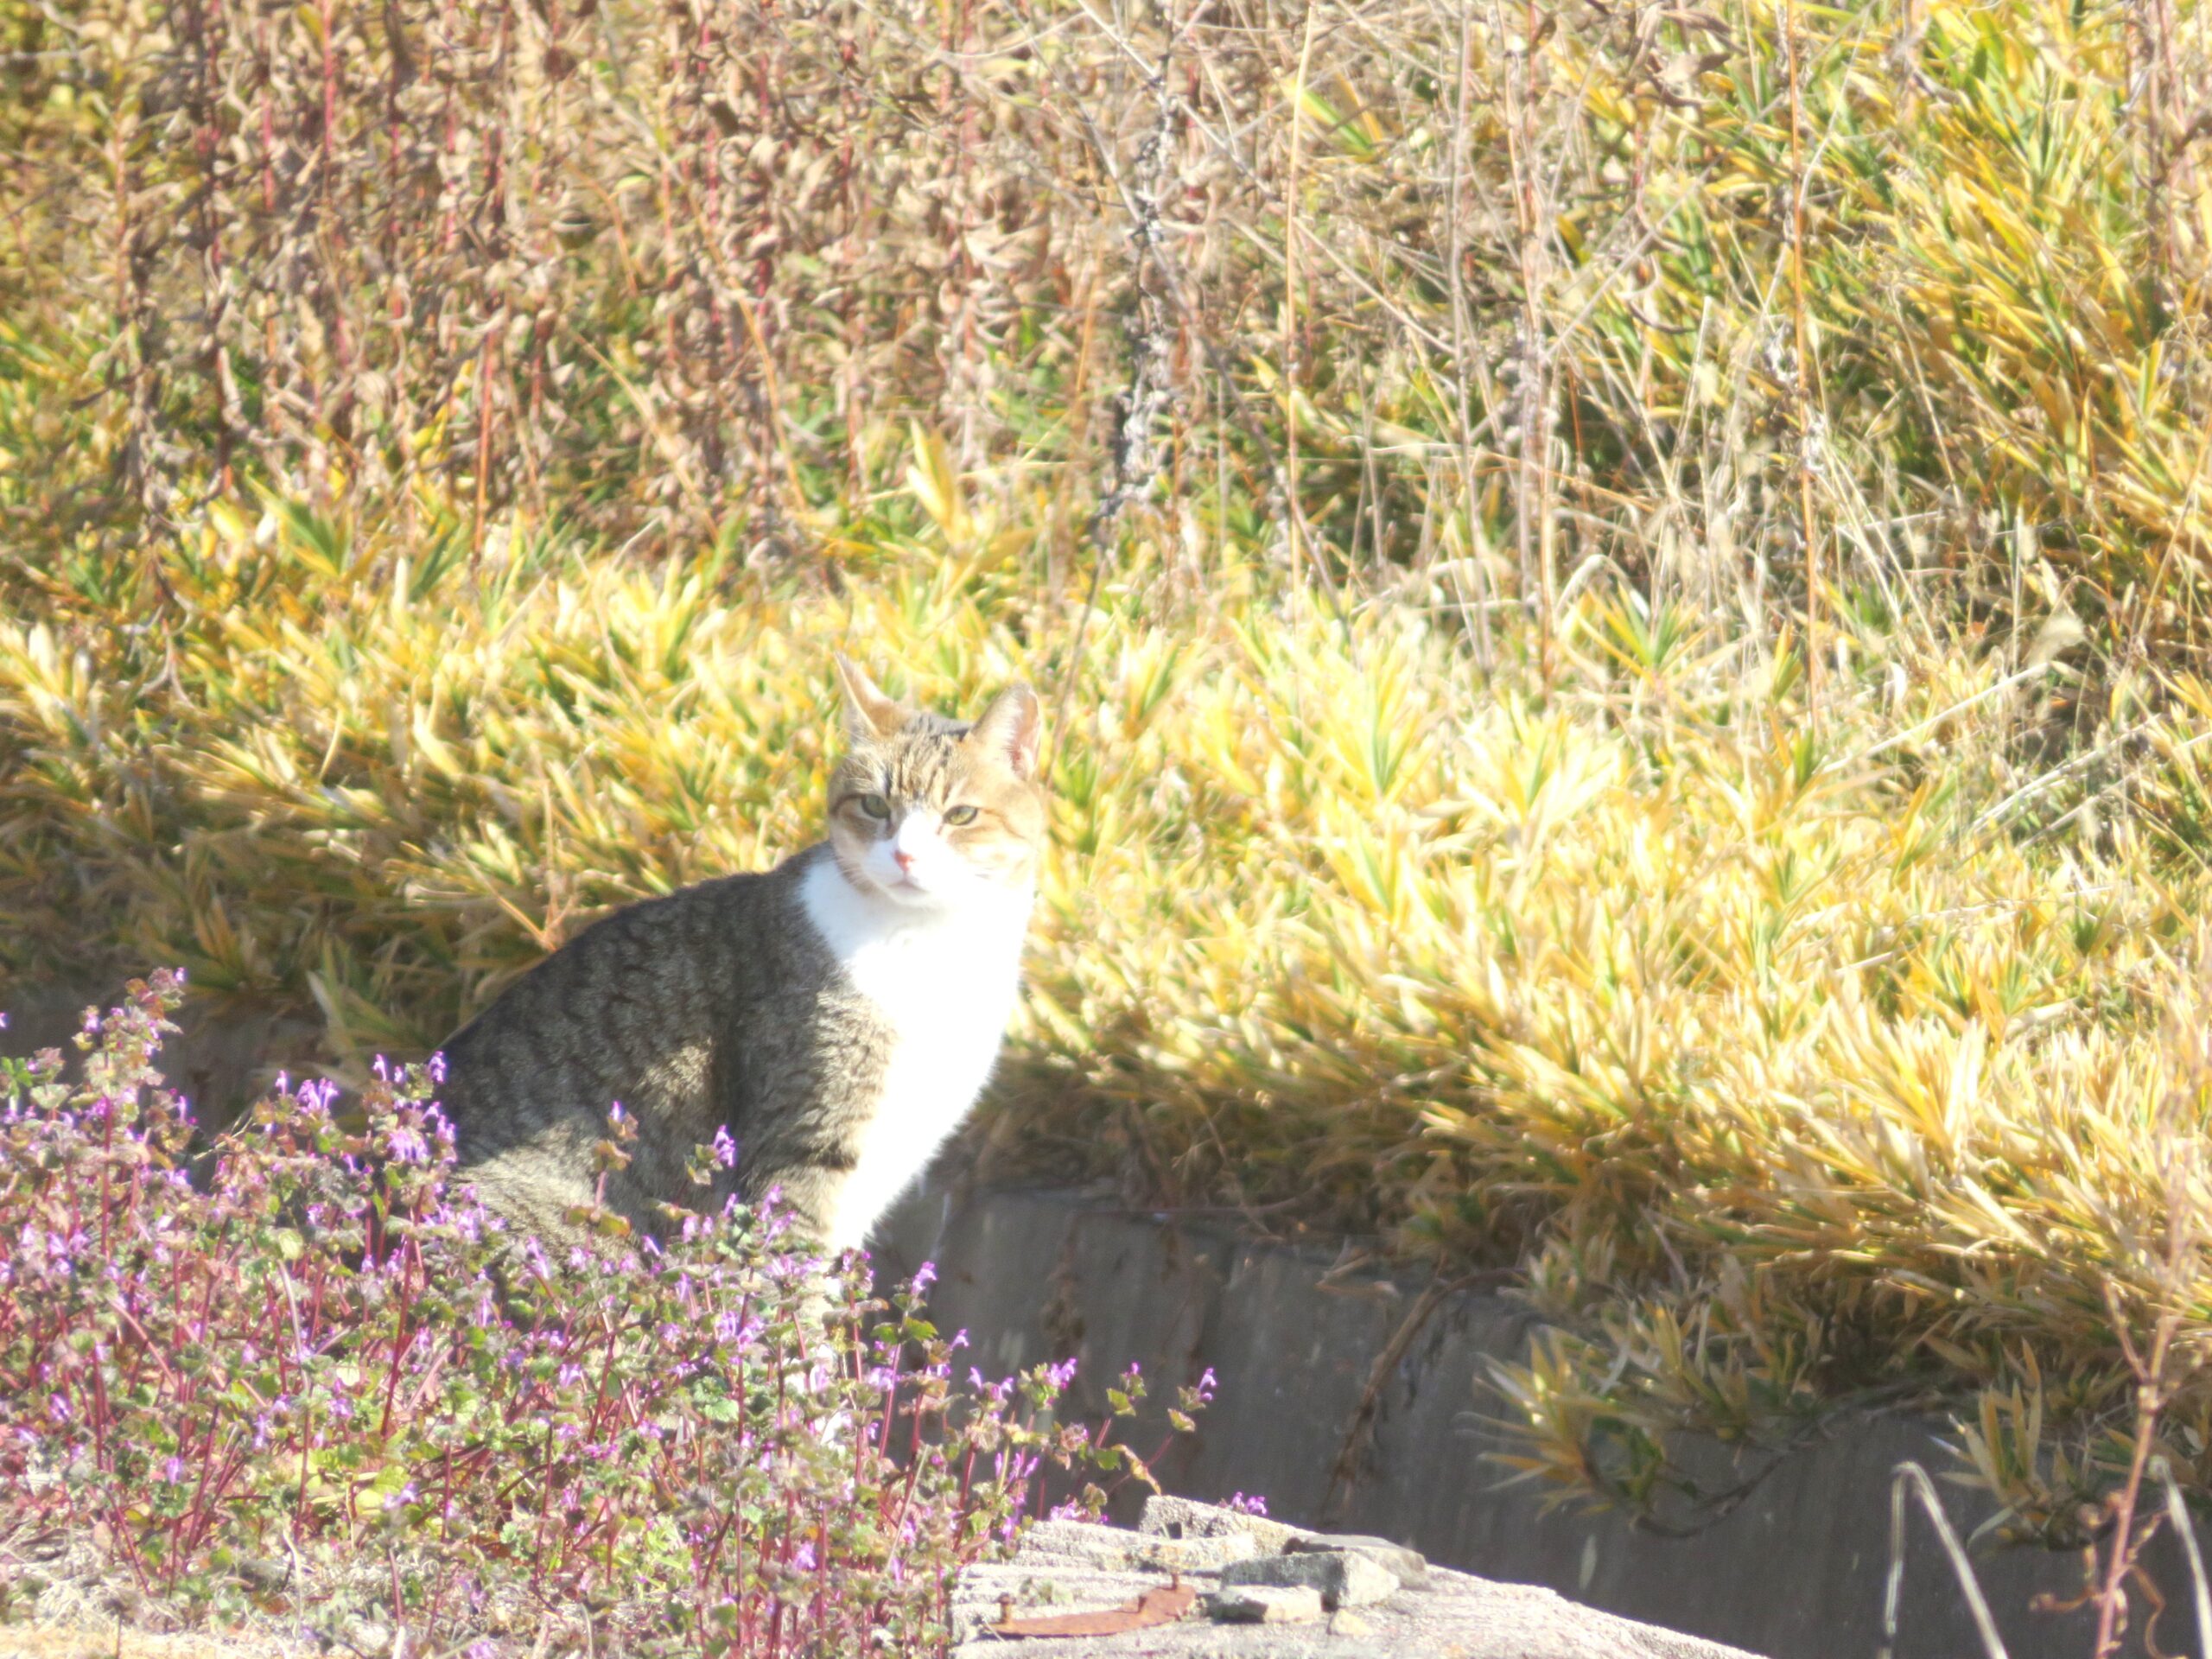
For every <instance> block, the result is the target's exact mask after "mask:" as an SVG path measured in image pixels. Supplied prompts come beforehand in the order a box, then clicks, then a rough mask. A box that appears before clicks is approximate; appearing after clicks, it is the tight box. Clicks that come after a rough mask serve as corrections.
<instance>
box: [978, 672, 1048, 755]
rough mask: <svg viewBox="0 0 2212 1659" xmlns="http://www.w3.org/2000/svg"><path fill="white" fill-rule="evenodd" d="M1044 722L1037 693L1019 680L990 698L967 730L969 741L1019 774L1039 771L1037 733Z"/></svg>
mask: <svg viewBox="0 0 2212 1659" xmlns="http://www.w3.org/2000/svg"><path fill="white" fill-rule="evenodd" d="M1044 724H1045V717H1044V711H1043V710H1042V709H1039V707H1038V706H1037V694H1036V693H1035V692H1034V691H1032V690H1030V689H1029V688H1028V686H1027V685H1026V684H1024V683H1021V682H1020V681H1019V680H1017V681H1015V682H1014V683H1013V684H1012V685H1009V686H1008V687H1007V689H1006V690H1003V691H1001V692H1000V693H999V694H998V696H995V697H994V698H992V699H991V706H990V707H989V708H988V709H984V710H983V715H982V719H980V720H978V721H976V724H975V727H974V728H973V729H972V730H970V731H969V734H968V741H969V742H970V743H972V744H974V745H975V746H976V747H977V748H979V749H981V750H982V751H983V752H984V753H986V754H988V755H990V756H991V757H993V758H994V759H995V760H997V761H998V762H999V763H1000V764H1001V766H1006V767H1007V768H1008V769H1009V770H1011V771H1012V772H1014V775H1015V776H1016V777H1018V778H1029V777H1033V776H1034V775H1035V773H1036V771H1037V737H1038V734H1039V732H1040V731H1041V730H1043V728H1044Z"/></svg>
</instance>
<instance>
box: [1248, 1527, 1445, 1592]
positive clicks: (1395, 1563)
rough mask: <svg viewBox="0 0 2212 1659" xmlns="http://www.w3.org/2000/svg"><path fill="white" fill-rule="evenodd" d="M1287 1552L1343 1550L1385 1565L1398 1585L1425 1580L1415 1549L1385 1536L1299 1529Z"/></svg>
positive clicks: (1423, 1560)
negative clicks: (1371, 1536)
mask: <svg viewBox="0 0 2212 1659" xmlns="http://www.w3.org/2000/svg"><path fill="white" fill-rule="evenodd" d="M1283 1548H1284V1550H1285V1551H1287V1552H1290V1553H1295V1552H1296V1551H1299V1550H1301V1549H1344V1550H1350V1551H1351V1553H1352V1554H1355V1555H1364V1556H1366V1557H1367V1558H1368V1559H1369V1560H1371V1561H1373V1562H1374V1563H1375V1564H1376V1566H1378V1567H1385V1568H1388V1569H1389V1572H1390V1573H1391V1575H1392V1576H1393V1577H1395V1579H1396V1580H1398V1582H1399V1583H1400V1584H1426V1583H1427V1582H1428V1561H1427V1558H1426V1557H1425V1556H1423V1555H1422V1554H1421V1552H1420V1551H1419V1550H1417V1549H1408V1548H1406V1547H1405V1546H1404V1545H1403V1544H1394V1543H1392V1542H1391V1541H1389V1539H1388V1538H1370V1537H1369V1536H1367V1535H1365V1534H1364V1533H1357V1532H1301V1533H1300V1534H1298V1535H1296V1536H1295V1537H1294V1538H1292V1539H1291V1541H1289V1542H1288V1543H1287V1544H1285V1545H1284V1546H1283Z"/></svg>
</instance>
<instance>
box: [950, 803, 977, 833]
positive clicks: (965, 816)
mask: <svg viewBox="0 0 2212 1659" xmlns="http://www.w3.org/2000/svg"><path fill="white" fill-rule="evenodd" d="M944 821H945V822H946V823H949V824H950V825H952V827H953V828H954V829H958V828H959V827H960V826H961V825H962V824H963V823H975V822H976V809H975V808H974V807H972V806H948V807H946V808H945V809H944Z"/></svg>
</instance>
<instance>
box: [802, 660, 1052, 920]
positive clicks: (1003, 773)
mask: <svg viewBox="0 0 2212 1659" xmlns="http://www.w3.org/2000/svg"><path fill="white" fill-rule="evenodd" d="M837 674H838V677H839V678H840V679H842V681H843V682H844V686H845V736H846V739H847V747H846V752H845V755H844V758H843V759H842V760H840V761H839V762H838V763H837V768H836V771H835V772H832V773H831V774H830V779H829V845H830V847H831V849H833V850H834V851H835V852H836V856H837V862H838V864H839V865H840V866H841V867H842V868H843V870H844V872H845V875H846V878H847V879H848V880H850V881H851V882H852V883H853V884H854V885H855V887H859V888H860V889H861V891H862V892H864V893H880V894H882V895H883V896H884V897H886V898H887V899H891V900H892V901H893V902H894V903H897V904H901V905H910V906H914V907H916V908H918V909H948V910H949V909H955V908H957V907H960V906H963V905H970V904H976V903H984V902H990V901H994V900H1007V899H1027V896H1028V894H1029V893H1030V892H1031V890H1032V888H1033V886H1034V884H1035V882H1036V879H1037V861H1038V859H1039V855H1041V853H1042V852H1043V849H1044V845H1045V796H1044V791H1042V790H1040V789H1039V787H1038V785H1037V777H1036V773H1037V738H1038V734H1039V728H1040V726H1041V724H1042V715H1041V713H1040V711H1039V709H1038V707H1037V694H1036V693H1035V692H1033V691H1032V690H1030V689H1029V688H1028V687H1027V685H1022V684H1020V683H1016V684H1014V685H1010V686H1008V687H1007V689H1006V690H1003V691H1001V692H1000V693H999V695H998V696H997V697H996V698H995V699H994V700H993V702H992V703H991V705H990V707H989V708H988V709H984V710H983V712H982V715H979V716H978V717H977V718H976V721H974V723H973V724H969V723H966V722H963V721H956V720H947V719H944V717H943V716H941V715H932V714H930V713H927V712H926V711H921V710H917V709H909V708H907V707H906V705H904V704H903V703H898V702H893V701H892V700H891V699H890V698H888V697H887V696H884V695H883V693H882V692H880V691H879V690H877V689H876V687H875V684H874V682H873V681H871V680H870V679H869V678H868V676H867V675H866V674H864V673H862V672H861V671H860V670H859V669H858V668H856V667H855V666H854V665H853V664H851V663H850V662H849V661H847V660H846V659H845V658H842V657H840V658H837Z"/></svg>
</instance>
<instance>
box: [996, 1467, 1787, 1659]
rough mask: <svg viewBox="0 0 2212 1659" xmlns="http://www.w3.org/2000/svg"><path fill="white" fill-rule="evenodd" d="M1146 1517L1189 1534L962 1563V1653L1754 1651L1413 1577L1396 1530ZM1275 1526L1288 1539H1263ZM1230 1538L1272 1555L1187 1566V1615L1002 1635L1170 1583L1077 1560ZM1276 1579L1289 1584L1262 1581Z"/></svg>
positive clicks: (1095, 1656) (1202, 1657) (1511, 1655)
mask: <svg viewBox="0 0 2212 1659" xmlns="http://www.w3.org/2000/svg"><path fill="white" fill-rule="evenodd" d="M1147 1516H1149V1517H1150V1518H1151V1521H1152V1522H1154V1524H1155V1525H1157V1526H1159V1527H1160V1528H1163V1529H1165V1528H1167V1527H1170V1526H1172V1527H1173V1528H1175V1529H1177V1530H1178V1531H1179V1533H1180V1536H1179V1537H1173V1538H1170V1537H1168V1536H1166V1535H1165V1534H1164V1532H1151V1533H1142V1532H1139V1533H1124V1532H1122V1531H1120V1530H1119V1529H1116V1528H1112V1527H1103V1526H1095V1525H1092V1524H1090V1523H1088V1522H1039V1523H1038V1524H1036V1525H1034V1526H1033V1527H1031V1528H1030V1529H1028V1531H1027V1532H1026V1533H1024V1534H1023V1535H1022V1541H1021V1542H1020V1546H1019V1547H1018V1548H1017V1550H1016V1554H1015V1556H1014V1560H1012V1561H1010V1562H1002V1563H1000V1564H997V1565H995V1566H991V1567H976V1568H972V1569H970V1570H969V1572H967V1573H963V1574H962V1575H961V1578H960V1581H959V1582H958V1583H957V1585H956V1586H954V1588H953V1597H952V1601H953V1615H954V1639H955V1640H956V1641H957V1642H959V1643H960V1644H961V1645H960V1646H958V1647H957V1648H956V1649H954V1650H953V1651H954V1653H955V1655H956V1656H957V1659H988V1656H993V1655H1002V1656H1003V1659H1137V1656H1140V1655H1142V1656H1151V1659H1750V1656H1747V1655H1743V1654H1740V1653H1738V1652H1736V1651H1735V1650H1734V1649H1727V1648H1722V1647H1719V1646H1717V1645H1715V1644H1714V1643H1709V1642H1700V1641H1699V1640H1697V1639H1696V1638H1695V1637H1685V1636H1677V1635H1675V1634H1674V1633H1673V1632H1672V1631H1669V1630H1654V1629H1651V1628H1649V1627H1648V1626H1644V1625H1638V1624H1630V1623H1629V1622H1628V1621H1626V1620H1624V1619H1618V1618H1610V1617H1608V1616H1607V1615H1605V1614H1604V1613H1598V1612H1592V1611H1590V1610H1589V1609H1587V1608H1582V1607H1577V1606H1574V1605H1573V1604H1571V1603H1569V1602H1567V1601H1565V1600H1563V1599H1560V1597H1558V1596H1556V1595H1554V1594H1553V1593H1552V1592H1549V1591H1548V1590H1536V1589H1531V1588H1529V1587H1528V1586H1522V1585H1504V1584H1487V1583H1484V1581H1483V1580H1479V1579H1472V1578H1469V1577H1467V1576H1466V1575H1465V1574H1464V1573H1452V1572H1448V1571H1445V1570H1442V1569H1437V1570H1433V1571H1430V1572H1429V1573H1427V1575H1426V1580H1425V1582H1423V1583H1421V1584H1419V1585H1411V1586H1402V1585H1401V1584H1400V1582H1399V1580H1398V1578H1397V1576H1396V1574H1395V1573H1392V1572H1391V1571H1390V1570H1389V1569H1388V1568H1387V1567H1384V1566H1383V1564H1382V1562H1381V1561H1380V1560H1377V1559H1376V1558H1377V1556H1378V1555H1383V1554H1389V1553H1392V1552H1397V1553H1400V1554H1410V1553H1411V1552H1398V1551H1397V1547H1396V1546H1395V1545H1392V1544H1390V1543H1389V1541H1387V1540H1383V1539H1375V1538H1353V1539H1349V1540H1346V1541H1347V1542H1349V1543H1351V1544H1353V1545H1356V1546H1357V1548H1349V1549H1315V1548H1289V1547H1291V1546H1303V1545H1308V1544H1311V1543H1312V1542H1313V1541H1315V1538H1316V1536H1317V1535H1311V1534H1306V1533H1303V1532H1301V1531H1300V1529H1297V1528H1294V1527H1288V1526H1285V1525H1283V1524H1282V1523H1281V1522H1261V1520H1260V1517H1257V1516H1244V1515H1239V1514H1236V1513H1234V1512H1232V1511H1230V1510H1220V1509H1215V1508H1213V1507H1211V1505H1207V1504H1203V1503H1191V1502H1189V1501H1187V1500H1185V1499H1162V1498H1155V1499H1154V1500H1153V1502H1152V1503H1151V1504H1149V1505H1148V1506H1147ZM1255 1523H1256V1524H1255ZM1262 1533H1264V1534H1266V1535H1267V1537H1268V1540H1269V1541H1270V1542H1271V1543H1273V1544H1274V1545H1278V1546H1281V1547H1282V1548H1267V1547H1266V1546H1263V1545H1262V1543H1261V1541H1260V1536H1259V1535H1261V1534H1262ZM1224 1539H1235V1540H1236V1541H1237V1543H1238V1545H1239V1546H1240V1547H1242V1548H1247V1549H1254V1550H1264V1553H1262V1554H1254V1555H1252V1556H1250V1557H1249V1558H1248V1559H1245V1560H1232V1561H1227V1562H1224V1563H1223V1564H1222V1565H1221V1566H1220V1567H1218V1568H1200V1569H1198V1570H1196V1571H1193V1572H1190V1573H1182V1574H1181V1579H1182V1582H1183V1583H1185V1585H1187V1586H1189V1587H1190V1588H1192V1589H1193V1590H1196V1591H1198V1592H1200V1599H1199V1601H1198V1605H1197V1606H1196V1607H1194V1608H1193V1609H1192V1611H1191V1612H1190V1613H1189V1614H1187V1615H1185V1617H1184V1618H1182V1619H1181V1620H1179V1621H1178V1622H1175V1623H1172V1624H1154V1625H1147V1626H1144V1627H1142V1628H1140V1629H1136V1630H1121V1631H1116V1632H1113V1633H1111V1634H1108V1635H1103V1636H1084V1637H1021V1638H1019V1639H1018V1641H1015V1639H1014V1638H1009V1637H999V1636H995V1635H993V1634H992V1632H991V1629H990V1627H991V1626H992V1625H994V1624H997V1623H998V1622H999V1619H1000V1617H1001V1607H1000V1598H1001V1596H1003V1597H1005V1598H1006V1599H1007V1604H1008V1605H1007V1609H1006V1611H1010V1612H1011V1613H1012V1614H1013V1615H1014V1617H1015V1618H1038V1617H1040V1616H1051V1615H1053V1614H1059V1613H1069V1612H1089V1611H1103V1610H1105V1609H1107V1608H1112V1607H1126V1606H1128V1605H1130V1604H1132V1603H1134V1602H1135V1600H1136V1599H1137V1598H1138V1597H1139V1596H1140V1595H1141V1594H1142V1593H1143V1592H1145V1591H1147V1589H1156V1588H1158V1587H1159V1586H1161V1585H1164V1584H1165V1583H1166V1582H1167V1578H1166V1574H1165V1573H1160V1572H1158V1571H1154V1572H1150V1573H1147V1572H1141V1571H1107V1570H1103V1569H1101V1568H1098V1567H1092V1566H1088V1565H1084V1564H1082V1563H1081V1562H1077V1561H1072V1560H1070V1559H1069V1558H1070V1557H1071V1556H1077V1555H1080V1556H1082V1557H1084V1560H1129V1559H1135V1557H1136V1556H1137V1555H1138V1554H1141V1552H1142V1551H1143V1550H1144V1549H1145V1548H1148V1547H1156V1546H1160V1545H1174V1546H1177V1547H1180V1546H1184V1545H1189V1544H1194V1543H1202V1542H1205V1541H1220V1540H1224ZM1269 1578H1273V1579H1274V1580H1278V1581H1277V1582H1272V1583H1269V1582H1262V1581H1261V1580H1267V1579H1269ZM1332 1590H1333V1591H1334V1592H1335V1593H1336V1594H1337V1595H1338V1597H1340V1598H1341V1599H1344V1600H1345V1601H1348V1602H1355V1603H1356V1602H1360V1601H1361V1600H1362V1599H1363V1598H1371V1599H1367V1600H1366V1601H1365V1605H1362V1606H1361V1607H1360V1609H1359V1611H1357V1612H1355V1611H1351V1607H1349V1606H1343V1607H1339V1608H1338V1610H1337V1611H1335V1612H1334V1613H1333V1615H1331V1614H1329V1612H1328V1609H1327V1608H1326V1606H1325V1598H1326V1597H1328V1595H1329V1594H1330V1593H1331V1592H1332ZM1009 1642H1014V1645H1012V1646H1009V1645H1008V1643H1009ZM1787 1659H1797V1656H1795V1655H1791V1656H1787Z"/></svg>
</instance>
